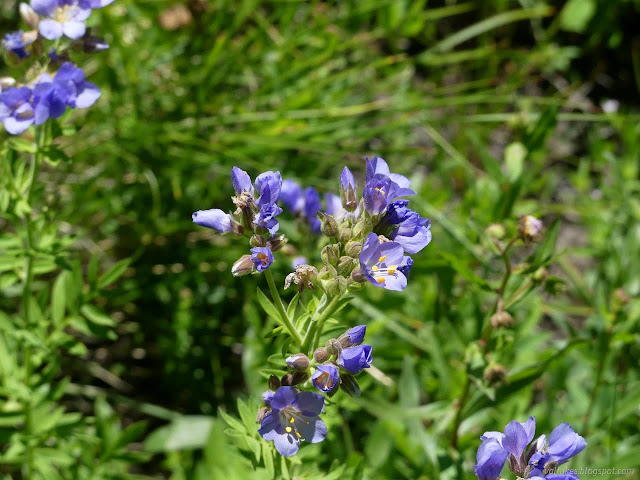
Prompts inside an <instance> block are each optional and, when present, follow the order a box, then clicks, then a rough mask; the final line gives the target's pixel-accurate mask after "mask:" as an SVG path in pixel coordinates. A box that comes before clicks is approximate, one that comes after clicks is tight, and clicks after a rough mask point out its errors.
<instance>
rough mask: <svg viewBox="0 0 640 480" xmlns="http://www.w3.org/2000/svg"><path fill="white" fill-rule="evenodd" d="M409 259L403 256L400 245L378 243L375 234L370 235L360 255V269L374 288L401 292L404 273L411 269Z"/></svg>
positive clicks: (404, 282)
mask: <svg viewBox="0 0 640 480" xmlns="http://www.w3.org/2000/svg"><path fill="white" fill-rule="evenodd" d="M410 260H411V259H410V258H409V257H406V256H405V255H404V249H403V248H402V245H400V244H399V243H397V242H382V243H381V242H380V239H379V238H378V236H377V235H376V234H375V233H370V234H369V235H368V236H367V240H366V242H365V244H364V246H363V248H362V253H360V268H361V269H362V272H363V273H364V274H365V276H366V277H367V280H369V282H371V283H372V284H373V285H375V286H376V287H381V288H386V289H387V290H403V289H404V287H406V286H407V277H406V275H405V272H406V273H408V270H409V269H410V268H411V264H412V263H413V262H412V261H411V264H410V262H409V261H410Z"/></svg>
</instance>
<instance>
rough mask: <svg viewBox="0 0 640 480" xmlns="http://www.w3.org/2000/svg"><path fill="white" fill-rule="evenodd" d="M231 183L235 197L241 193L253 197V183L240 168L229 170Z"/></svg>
mask: <svg viewBox="0 0 640 480" xmlns="http://www.w3.org/2000/svg"><path fill="white" fill-rule="evenodd" d="M231 183H232V184H233V189H234V190H235V191H236V194H237V195H242V193H243V192H247V193H248V194H249V195H250V196H251V197H253V182H252V181H251V177H250V176H249V174H248V173H247V172H245V171H244V170H242V169H241V168H238V167H233V168H232V169H231Z"/></svg>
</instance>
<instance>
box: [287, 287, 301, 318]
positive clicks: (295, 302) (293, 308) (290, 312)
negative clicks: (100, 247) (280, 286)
mask: <svg viewBox="0 0 640 480" xmlns="http://www.w3.org/2000/svg"><path fill="white" fill-rule="evenodd" d="M298 300H300V292H298V293H296V294H295V295H294V296H293V298H292V299H291V301H290V302H289V306H288V307H287V316H288V317H289V318H295V313H296V307H297V306H298Z"/></svg>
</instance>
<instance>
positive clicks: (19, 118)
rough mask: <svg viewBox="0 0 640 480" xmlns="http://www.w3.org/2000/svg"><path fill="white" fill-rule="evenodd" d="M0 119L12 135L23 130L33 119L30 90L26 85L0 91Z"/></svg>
mask: <svg viewBox="0 0 640 480" xmlns="http://www.w3.org/2000/svg"><path fill="white" fill-rule="evenodd" d="M0 121H2V123H3V124H4V128H5V129H6V130H7V132H9V133H10V134H12V135H17V134H19V133H22V132H24V131H25V130H26V129H27V128H29V126H31V125H33V123H34V121H35V112H34V107H33V103H32V92H31V89H30V88H28V87H12V88H8V89H7V90H5V91H4V92H2V93H0Z"/></svg>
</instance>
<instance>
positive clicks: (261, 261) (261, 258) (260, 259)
mask: <svg viewBox="0 0 640 480" xmlns="http://www.w3.org/2000/svg"><path fill="white" fill-rule="evenodd" d="M251 261H252V262H253V264H254V265H255V267H256V270H258V271H259V272H264V271H265V270H266V269H267V268H269V266H270V265H271V264H272V263H273V253H271V250H270V249H268V248H266V247H255V248H252V249H251Z"/></svg>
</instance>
